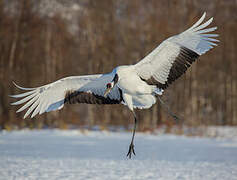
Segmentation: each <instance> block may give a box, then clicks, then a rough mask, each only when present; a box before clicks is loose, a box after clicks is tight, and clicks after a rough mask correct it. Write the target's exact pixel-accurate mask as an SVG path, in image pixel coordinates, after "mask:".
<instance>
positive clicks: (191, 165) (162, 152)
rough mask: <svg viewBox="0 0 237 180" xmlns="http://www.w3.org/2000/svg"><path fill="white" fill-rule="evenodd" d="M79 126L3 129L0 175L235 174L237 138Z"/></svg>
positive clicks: (211, 176)
mask: <svg viewBox="0 0 237 180" xmlns="http://www.w3.org/2000/svg"><path fill="white" fill-rule="evenodd" d="M131 135H132V134H131V133H125V132H122V133H121V132H118V133H116V132H113V133H112V132H97V131H95V132H87V133H81V132H79V131H76V130H72V131H60V130H41V131H14V132H1V133H0V179H1V180H2V179H4V180H5V179H6V180H11V179H17V180H18V179H24V180H25V179H40V180H41V179H47V180H48V179H49V180H53V179H57V180H58V179H62V180H64V179H75V180H78V179H93V180H99V179H103V180H104V179H105V180H106V179H108V180H113V179H122V180H123V179H149V180H150V179H155V180H157V179H164V180H169V179H179V180H182V179H188V180H195V179H205V180H206V179H213V180H214V179H221V180H223V179H228V180H231V179H237V141H236V140H234V139H225V138H222V139H217V138H197V137H184V136H174V135H150V134H141V133H138V134H137V135H136V138H135V151H136V154H137V155H136V156H135V157H133V158H132V160H129V159H127V158H126V153H127V150H128V149H127V148H128V145H129V142H130V138H131Z"/></svg>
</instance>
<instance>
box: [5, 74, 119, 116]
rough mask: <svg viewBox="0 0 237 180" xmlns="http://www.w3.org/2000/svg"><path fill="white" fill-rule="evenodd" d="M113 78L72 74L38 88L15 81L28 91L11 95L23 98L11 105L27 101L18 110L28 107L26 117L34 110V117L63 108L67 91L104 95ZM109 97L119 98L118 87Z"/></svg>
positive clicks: (105, 75) (99, 75)
mask: <svg viewBox="0 0 237 180" xmlns="http://www.w3.org/2000/svg"><path fill="white" fill-rule="evenodd" d="M112 79H113V74H104V75H102V74H98V75H89V76H72V77H67V78H63V79H60V80H58V81H55V82H53V83H50V84H47V85H44V86H41V87H37V88H23V87H20V86H18V85H17V84H15V83H14V85H15V86H16V87H17V88H19V89H21V90H25V91H28V92H25V93H22V94H17V95H11V96H10V97H13V98H22V99H21V100H19V101H17V102H14V103H12V104H11V105H19V104H23V103H26V104H24V106H22V107H21V108H20V109H19V110H17V112H21V111H23V110H25V109H27V108H28V110H27V111H26V113H25V115H24V118H26V117H27V116H28V115H29V114H30V113H32V112H33V113H32V115H31V118H33V117H34V116H35V115H37V114H42V113H44V112H49V111H54V110H58V109H61V108H63V106H64V98H65V95H66V92H67V91H80V92H88V93H93V94H95V95H99V96H103V94H104V92H105V89H106V84H107V83H108V82H110V81H112ZM108 97H109V98H110V99H115V100H119V99H120V94H119V92H118V88H114V89H113V90H112V91H111V92H110V93H109V94H108Z"/></svg>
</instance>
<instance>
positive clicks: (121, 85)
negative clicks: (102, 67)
mask: <svg viewBox="0 0 237 180" xmlns="http://www.w3.org/2000/svg"><path fill="white" fill-rule="evenodd" d="M205 16H206V13H204V14H203V16H202V17H201V18H200V19H199V20H198V21H197V22H196V23H195V24H194V25H193V26H192V27H191V28H189V29H187V30H186V31H184V32H182V33H180V34H178V35H175V36H172V37H170V38H168V39H166V40H165V41H163V42H162V43H161V44H160V45H159V46H158V47H157V48H155V49H154V50H153V51H152V52H151V53H150V54H148V55H147V56H146V57H144V58H143V59H142V60H141V61H140V62H138V63H137V64H135V65H126V66H118V67H116V68H115V69H113V71H112V72H111V73H108V74H96V75H87V76H73V77H66V78H63V79H60V80H58V81H55V82H52V83H50V84H47V85H44V86H41V87H37V88H23V87H20V86H18V85H16V84H15V83H14V84H15V85H16V87H18V88H19V89H21V90H24V91H26V92H24V93H22V94H18V95H12V96H11V97H13V98H20V100H18V101H17V102H14V103H12V105H19V104H23V103H25V104H24V106H22V107H21V108H20V109H19V110H18V111H17V112H21V111H23V110H25V109H27V108H28V110H27V111H26V113H25V115H24V118H26V117H27V116H28V115H29V114H30V113H32V114H31V118H33V117H34V116H35V115H37V114H42V113H44V112H49V111H54V110H58V109H61V108H63V106H64V104H73V103H88V104H123V105H126V106H127V107H128V108H129V109H130V110H131V111H132V113H133V115H134V119H135V123H134V128H133V135H132V140H131V143H130V146H129V151H128V153H127V156H128V157H129V158H131V155H132V154H134V155H135V151H134V144H133V141H134V135H135V131H136V124H137V118H136V115H135V112H134V108H140V109H144V108H145V109H146V108H150V107H151V106H152V105H153V104H155V103H156V96H158V95H162V92H163V90H164V89H166V88H167V87H168V86H169V84H171V83H172V82H173V81H175V80H176V79H177V78H179V77H180V76H181V75H182V74H184V73H185V72H186V70H187V69H188V67H190V66H191V64H192V63H193V62H194V61H195V60H196V59H197V58H198V57H199V56H200V55H202V54H204V53H206V52H207V51H208V50H210V49H211V48H213V47H214V46H216V45H217V44H216V43H217V42H218V40H217V39H215V37H217V36H218V35H217V34H210V32H213V31H215V30H216V29H217V27H211V28H206V27H207V26H208V25H209V24H211V22H212V20H213V18H211V19H209V20H208V21H206V22H205V23H203V20H204V18H205Z"/></svg>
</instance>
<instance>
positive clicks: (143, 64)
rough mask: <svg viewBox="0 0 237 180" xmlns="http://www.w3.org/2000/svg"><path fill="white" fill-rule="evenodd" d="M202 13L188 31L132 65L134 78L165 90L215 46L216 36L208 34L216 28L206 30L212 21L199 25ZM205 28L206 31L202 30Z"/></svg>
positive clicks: (168, 40) (201, 20) (163, 43)
mask: <svg viewBox="0 0 237 180" xmlns="http://www.w3.org/2000/svg"><path fill="white" fill-rule="evenodd" d="M205 16H206V13H204V14H203V16H202V17H201V18H200V19H199V20H198V21H197V22H196V23H195V24H194V25H193V26H192V27H191V28H189V29H188V30H186V31H184V32H182V33H181V34H178V35H176V36H172V37H170V38H168V39H167V40H165V41H163V42H162V43H161V44H160V45H159V46H158V47H157V48H156V49H154V50H153V51H152V52H151V53H150V54H148V55H147V56H146V57H145V58H144V59H142V60H141V61H140V62H138V63H137V64H135V65H134V66H135V69H136V71H137V74H138V75H139V76H140V77H141V79H143V80H144V81H146V82H147V83H148V84H152V85H156V86H157V87H159V88H162V89H165V88H167V87H168V85H169V84H171V83H172V82H173V81H175V80H176V79H177V78H179V77H180V76H181V75H182V74H184V73H185V72H186V70H187V68H188V67H190V65H191V64H192V62H194V61H195V60H196V59H197V58H198V57H199V56H200V55H202V54H204V53H205V52H207V51H208V50H210V49H211V48H213V46H216V45H217V44H216V42H219V41H218V40H217V39H214V38H215V37H218V35H217V34H210V32H213V31H215V30H216V29H217V27H212V28H206V27H207V26H208V25H209V24H211V22H212V20H213V18H211V19H209V20H208V21H206V22H205V23H203V24H202V22H203V20H204V18H205ZM205 28H206V29H205Z"/></svg>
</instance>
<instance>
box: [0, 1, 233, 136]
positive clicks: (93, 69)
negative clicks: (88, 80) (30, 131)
mask: <svg viewBox="0 0 237 180" xmlns="http://www.w3.org/2000/svg"><path fill="white" fill-rule="evenodd" d="M50 3H51V4H50ZM50 5H51V6H53V7H52V8H51V9H50V7H51V6H50ZM204 11H206V12H207V16H208V17H212V16H213V17H214V23H213V24H212V25H213V26H218V30H217V33H218V34H219V35H220V37H219V40H220V43H219V45H218V47H216V48H214V49H213V50H211V51H210V52H208V53H207V54H206V55H203V56H201V57H200V59H199V60H198V61H197V62H196V63H194V64H193V66H192V68H191V69H189V70H188V72H187V73H186V74H185V75H184V76H183V77H182V78H180V79H178V80H177V81H176V82H175V83H173V84H172V85H171V86H170V87H169V88H168V90H166V91H165V94H164V96H163V97H162V98H163V100H164V101H165V102H166V103H167V104H168V105H169V106H170V109H172V111H173V112H174V113H176V114H177V115H178V116H179V117H180V121H179V123H180V124H183V123H184V124H186V125H188V126H198V125H237V60H236V59H237V52H236V50H237V2H236V1H235V0H228V1H225V0H212V1H206V0H192V1H189V0H149V1H147V0H129V1H125V0H99V1H95V0H88V1H83V0H71V1H66V0H52V1H46V0H38V1H36V0H11V1H8V0H0V127H1V129H14V128H24V127H29V128H44V127H58V128H70V127H84V126H88V127H94V126H96V125H98V126H99V127H100V128H101V129H103V128H107V127H108V126H109V127H118V126H119V127H125V128H130V125H131V124H132V123H133V119H132V115H131V113H130V112H129V111H128V110H127V108H126V107H124V106H122V105H113V106H110V105H104V106H98V105H85V104H79V105H78V104H77V105H67V106H65V107H64V108H63V109H62V110H60V111H56V112H50V113H45V114H43V115H41V116H36V117H35V118H33V119H31V120H30V119H25V120H24V119H23V113H24V112H22V113H19V114H16V110H17V109H18V108H19V106H17V107H15V106H10V103H11V102H12V101H13V99H11V98H10V97H8V95H9V94H17V93H19V92H20V91H18V90H17V89H16V88H15V87H14V86H13V84H12V81H15V82H16V83H17V84H19V85H21V86H23V87H37V86H41V85H44V84H47V83H50V82H52V81H55V80H57V79H60V78H63V77H66V76H72V75H85V74H94V73H107V72H110V71H111V70H112V69H113V68H114V67H115V66H118V65H123V64H134V63H136V62H137V61H139V60H140V59H142V58H143V57H144V56H145V55H147V54H148V53H149V52H150V51H151V50H152V49H154V48H155V47H156V46H157V45H158V44H159V43H161V42H162V41H163V40H164V39H166V38H168V37H169V36H171V35H175V34H177V33H180V32H182V31H184V30H185V29H187V28H188V27H190V26H191V25H192V24H193V23H195V22H196V21H197V20H198V19H199V18H200V17H201V15H202V14H203V12H204ZM137 113H138V118H139V129H140V130H143V131H144V130H152V129H154V128H156V127H157V126H159V125H161V124H166V125H168V126H169V127H170V126H172V125H173V124H174V123H175V121H174V120H173V119H172V117H170V116H169V115H168V113H167V112H166V110H165V108H164V107H162V106H161V104H160V103H159V102H157V104H156V105H154V106H153V107H152V108H151V109H149V110H138V111H137Z"/></svg>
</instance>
